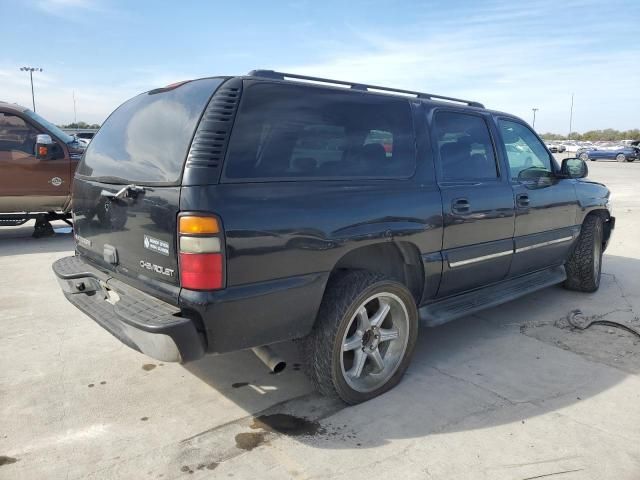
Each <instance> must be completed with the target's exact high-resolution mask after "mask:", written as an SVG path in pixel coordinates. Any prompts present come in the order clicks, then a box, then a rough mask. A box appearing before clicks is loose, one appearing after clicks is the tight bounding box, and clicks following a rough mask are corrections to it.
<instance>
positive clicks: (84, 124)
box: [58, 122, 100, 129]
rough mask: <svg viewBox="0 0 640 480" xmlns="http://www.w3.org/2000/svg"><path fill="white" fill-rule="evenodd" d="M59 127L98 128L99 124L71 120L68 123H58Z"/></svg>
mask: <svg viewBox="0 0 640 480" xmlns="http://www.w3.org/2000/svg"><path fill="white" fill-rule="evenodd" d="M58 126H59V127H60V128H78V129H82V128H100V125H99V124H97V123H93V124H88V123H87V122H73V123H69V124H68V125H58Z"/></svg>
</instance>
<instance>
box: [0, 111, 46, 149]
mask: <svg viewBox="0 0 640 480" xmlns="http://www.w3.org/2000/svg"><path fill="white" fill-rule="evenodd" d="M37 135H38V132H37V130H36V129H35V128H33V127H32V126H31V125H29V124H28V123H27V122H25V121H24V120H23V119H22V118H20V117H18V116H17V115H13V114H11V113H0V150H4V151H20V152H24V153H28V154H30V155H33V154H34V153H35V148H36V136H37Z"/></svg>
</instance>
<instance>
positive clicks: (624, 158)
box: [616, 153, 627, 163]
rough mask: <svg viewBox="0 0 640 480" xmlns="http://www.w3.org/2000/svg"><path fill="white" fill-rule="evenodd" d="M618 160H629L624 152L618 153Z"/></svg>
mask: <svg viewBox="0 0 640 480" xmlns="http://www.w3.org/2000/svg"><path fill="white" fill-rule="evenodd" d="M616 160H617V161H618V162H621V163H622V162H626V161H627V157H626V156H625V154H624V153H619V154H618V155H616Z"/></svg>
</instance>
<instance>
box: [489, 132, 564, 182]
mask: <svg viewBox="0 0 640 480" xmlns="http://www.w3.org/2000/svg"><path fill="white" fill-rule="evenodd" d="M498 125H499V126H500V134H501V136H502V140H503V142H504V147H505V149H506V151H507V159H508V160H509V171H510V175H511V178H512V179H516V178H518V175H519V174H520V172H521V171H523V170H526V169H529V168H533V169H542V170H546V171H548V172H551V158H550V157H549V153H548V152H547V150H546V149H545V147H544V144H543V143H542V142H541V141H540V140H538V137H536V136H535V134H534V133H533V132H532V131H531V129H529V128H528V127H526V126H525V125H523V124H521V123H518V122H511V121H509V120H499V121H498Z"/></svg>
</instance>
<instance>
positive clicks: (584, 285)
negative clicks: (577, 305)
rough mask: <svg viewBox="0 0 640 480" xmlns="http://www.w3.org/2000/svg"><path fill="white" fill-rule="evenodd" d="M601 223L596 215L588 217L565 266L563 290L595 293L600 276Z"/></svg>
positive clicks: (598, 285) (600, 219)
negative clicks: (565, 276)
mask: <svg viewBox="0 0 640 480" xmlns="http://www.w3.org/2000/svg"><path fill="white" fill-rule="evenodd" d="M603 231H604V229H603V222H602V218H601V217H600V216H598V215H589V216H587V218H585V220H584V222H583V224H582V230H581V232H580V236H579V237H578V241H577V243H576V245H575V248H574V250H573V252H572V253H571V256H570V257H569V260H567V263H566V265H565V268H566V271H567V279H566V280H565V282H564V286H565V288H568V289H569V290H577V291H579V292H595V291H596V290H598V287H600V276H601V274H602V238H603Z"/></svg>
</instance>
